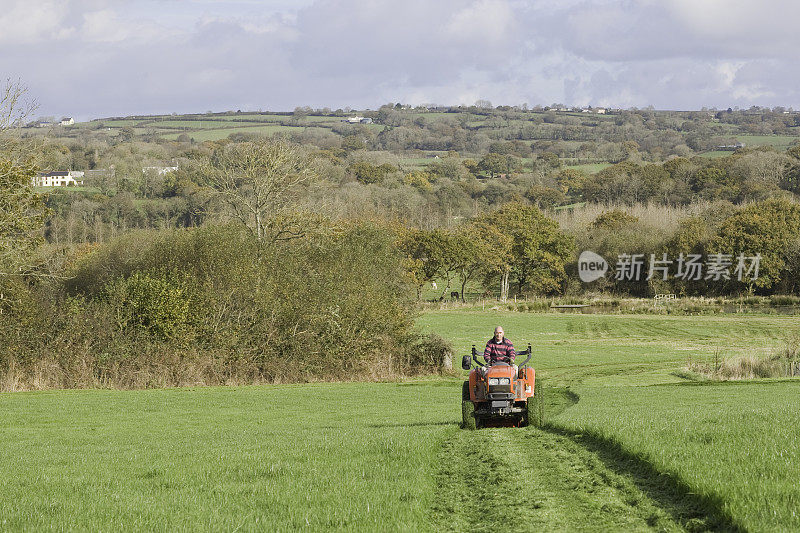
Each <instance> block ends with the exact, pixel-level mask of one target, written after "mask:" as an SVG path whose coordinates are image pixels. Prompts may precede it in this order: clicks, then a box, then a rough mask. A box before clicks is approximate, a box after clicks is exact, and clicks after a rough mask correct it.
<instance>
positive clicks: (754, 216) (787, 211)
mask: <svg viewBox="0 0 800 533" xmlns="http://www.w3.org/2000/svg"><path fill="white" fill-rule="evenodd" d="M798 245H800V205H797V204H795V203H792V202H790V201H788V200H785V199H777V198H772V199H769V200H764V201H762V202H756V203H753V204H751V205H749V206H747V207H745V208H744V209H742V210H740V211H739V212H737V213H736V214H734V215H732V216H730V217H729V218H727V219H726V220H725V221H724V222H723V223H722V225H721V227H720V229H719V232H718V234H717V236H716V237H715V238H714V239H712V241H711V243H710V245H709V249H710V251H711V252H712V253H723V254H730V255H731V256H732V257H733V261H734V264H735V263H736V257H737V256H739V255H740V254H743V255H744V256H747V257H753V256H755V255H756V254H759V255H760V256H761V260H760V263H759V272H758V278H757V279H755V280H749V279H742V281H741V282H740V281H739V280H738V279H737V278H738V276H736V277H734V276H731V278H732V279H731V281H730V285H732V287H733V288H738V289H741V288H744V287H747V288H748V289H749V290H753V289H754V288H758V289H762V290H767V289H772V290H775V289H776V288H778V289H783V290H786V291H792V290H797V287H798V285H799V284H800V264H798V263H797V261H796V250H797V247H798Z"/></svg>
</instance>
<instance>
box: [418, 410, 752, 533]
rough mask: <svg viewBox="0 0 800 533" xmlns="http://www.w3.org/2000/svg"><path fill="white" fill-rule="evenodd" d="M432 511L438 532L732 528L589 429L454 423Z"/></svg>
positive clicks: (712, 507)
mask: <svg viewBox="0 0 800 533" xmlns="http://www.w3.org/2000/svg"><path fill="white" fill-rule="evenodd" d="M438 464H439V470H438V472H437V484H438V487H439V497H438V498H437V502H436V503H435V504H434V508H433V514H434V517H433V518H434V522H435V524H434V525H435V527H436V529H437V530H446V531H552V530H556V531H687V530H688V531H707V530H715V531H739V530H741V528H740V527H738V526H737V525H736V524H735V523H733V522H732V521H731V520H730V519H729V518H728V517H727V516H725V515H724V513H722V512H721V511H720V509H721V504H720V502H712V501H707V500H699V499H698V498H697V497H696V496H694V495H692V494H691V493H690V491H689V488H688V487H686V486H684V485H682V484H681V483H680V482H679V481H677V480H675V479H673V478H672V477H670V476H669V475H664V474H660V473H658V472H656V471H655V470H654V469H653V468H652V467H651V466H650V465H649V464H648V463H646V462H644V461H643V460H641V459H639V458H636V457H632V456H629V455H626V454H625V452H624V451H623V450H622V449H621V448H619V447H618V446H617V447H615V446H614V445H612V444H609V443H606V442H603V441H601V440H600V439H597V438H594V437H592V436H590V435H581V434H576V433H572V432H569V431H566V430H563V429H559V428H556V427H553V426H548V427H545V428H544V429H537V428H532V427H531V428H525V429H514V428H496V429H483V430H479V431H467V430H453V434H452V435H451V436H449V437H448V438H447V439H446V440H445V442H444V445H443V447H442V450H441V452H440V456H439V463H438Z"/></svg>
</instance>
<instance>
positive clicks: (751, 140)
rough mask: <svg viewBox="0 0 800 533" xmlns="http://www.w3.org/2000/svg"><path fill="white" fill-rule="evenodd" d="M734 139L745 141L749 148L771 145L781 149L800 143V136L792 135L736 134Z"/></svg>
mask: <svg viewBox="0 0 800 533" xmlns="http://www.w3.org/2000/svg"><path fill="white" fill-rule="evenodd" d="M736 140H737V141H739V142H743V143H745V145H746V146H749V147H751V148H754V147H757V146H773V147H774V148H775V149H776V150H779V151H783V150H787V149H788V148H789V147H791V146H794V145H795V144H798V143H800V137H796V136H793V135H736Z"/></svg>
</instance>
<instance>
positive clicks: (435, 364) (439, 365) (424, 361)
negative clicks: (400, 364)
mask: <svg viewBox="0 0 800 533" xmlns="http://www.w3.org/2000/svg"><path fill="white" fill-rule="evenodd" d="M405 357H406V360H405V367H406V368H407V371H409V372H411V373H416V374H419V373H424V372H438V371H441V370H442V369H443V368H444V362H445V359H446V358H448V357H449V358H450V361H451V363H452V362H453V359H452V358H453V345H452V344H450V342H449V341H447V340H445V339H443V338H442V337H440V336H439V335H436V334H435V333H430V334H428V335H419V336H412V337H410V338H409V339H408V340H407V341H406V351H405Z"/></svg>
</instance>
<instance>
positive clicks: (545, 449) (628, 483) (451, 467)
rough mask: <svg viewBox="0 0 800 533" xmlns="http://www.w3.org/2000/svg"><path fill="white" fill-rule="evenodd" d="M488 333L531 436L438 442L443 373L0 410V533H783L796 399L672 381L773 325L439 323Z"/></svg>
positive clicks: (442, 425)
mask: <svg viewBox="0 0 800 533" xmlns="http://www.w3.org/2000/svg"><path fill="white" fill-rule="evenodd" d="M498 323H499V324H502V325H503V326H504V328H505V331H506V333H507V335H508V336H509V338H511V339H512V340H513V341H514V342H515V344H516V345H517V346H518V347H519V348H523V347H524V345H525V344H526V343H527V342H530V343H531V344H532V345H533V347H534V358H533V364H534V365H535V366H536V368H537V375H538V376H539V377H540V379H544V380H545V382H546V383H547V389H546V391H547V395H546V396H545V399H546V402H547V405H548V424H547V425H546V426H545V427H544V428H542V429H537V428H525V429H486V430H480V431H465V430H461V429H459V427H458V422H459V418H460V409H459V407H460V406H459V396H460V394H459V392H460V384H461V379H462V376H463V374H465V373H463V372H461V371H457V372H456V375H455V376H453V377H449V376H444V377H429V378H421V379H416V380H410V381H401V382H396V383H326V384H322V383H320V384H306V385H269V386H252V387H231V388H197V389H172V390H145V391H110V390H91V391H51V392H31V393H14V394H0V411H2V412H3V414H4V416H3V417H2V419H0V455H1V456H2V457H3V460H2V461H0V476H2V479H3V480H4V482H3V496H2V498H0V528H2V529H4V530H6V529H7V530H20V529H27V530H64V529H67V530H72V529H76V530H86V529H88V530H102V529H105V530H108V529H120V528H124V529H134V530H152V529H159V530H163V529H214V530H219V529H225V530H234V529H236V530H241V531H251V530H259V529H264V528H267V529H270V530H274V531H290V530H297V529H301V530H302V529H305V530H309V531H311V530H323V529H324V530H328V529H337V530H357V531H367V530H369V531H374V530H381V531H408V530H414V531H417V530H418V531H441V530H452V531H464V530H479V531H489V530H500V529H502V530H507V531H538V530H552V529H558V530H592V531H600V530H642V531H643V530H661V531H680V530H703V529H729V530H742V529H747V530H758V531H767V530H792V529H797V528H800V517H798V516H797V511H796V509H797V507H798V506H797V503H798V501H800V488H798V487H797V486H796V483H795V479H796V474H797V463H798V459H800V457H798V456H799V455H800V442H798V434H799V432H798V430H797V427H798V423H799V422H800V419H799V418H800V416H799V415H798V412H800V410H798V407H800V406H799V405H798V400H797V398H798V393H800V381H795V380H782V381H780V380H760V381H756V382H739V383H713V384H712V383H702V382H692V381H688V380H686V379H684V378H682V377H680V372H679V370H680V369H681V368H682V367H683V366H684V365H685V362H686V361H687V360H688V359H689V358H700V359H705V360H709V359H710V358H713V357H715V356H720V354H723V355H725V356H735V355H739V354H742V355H744V354H753V353H758V354H769V353H773V352H774V351H776V350H780V349H781V348H782V347H783V346H784V344H785V343H786V342H787V340H791V338H792V337H793V336H797V335H800V321H798V319H797V318H796V317H791V316H786V317H782V316H745V317H742V316H725V315H722V316H701V317H697V316H692V317H676V316H653V315H637V316H626V315H581V314H556V313H542V314H535V313H516V312H507V311H475V310H450V311H428V312H425V313H423V314H422V315H421V316H420V317H419V319H418V324H419V326H420V328H421V329H422V330H423V331H426V332H437V333H439V334H440V335H442V336H444V337H446V338H448V339H449V340H450V341H451V342H452V343H453V345H454V349H455V351H456V357H455V359H456V364H458V362H459V359H460V357H458V356H460V355H462V354H464V353H466V352H467V350H468V349H469V347H470V345H471V344H472V343H476V344H478V345H479V346H480V345H482V344H483V343H484V342H485V341H486V340H487V338H488V337H489V336H490V335H491V330H492V328H493V327H494V326H495V325H496V324H498Z"/></svg>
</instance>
